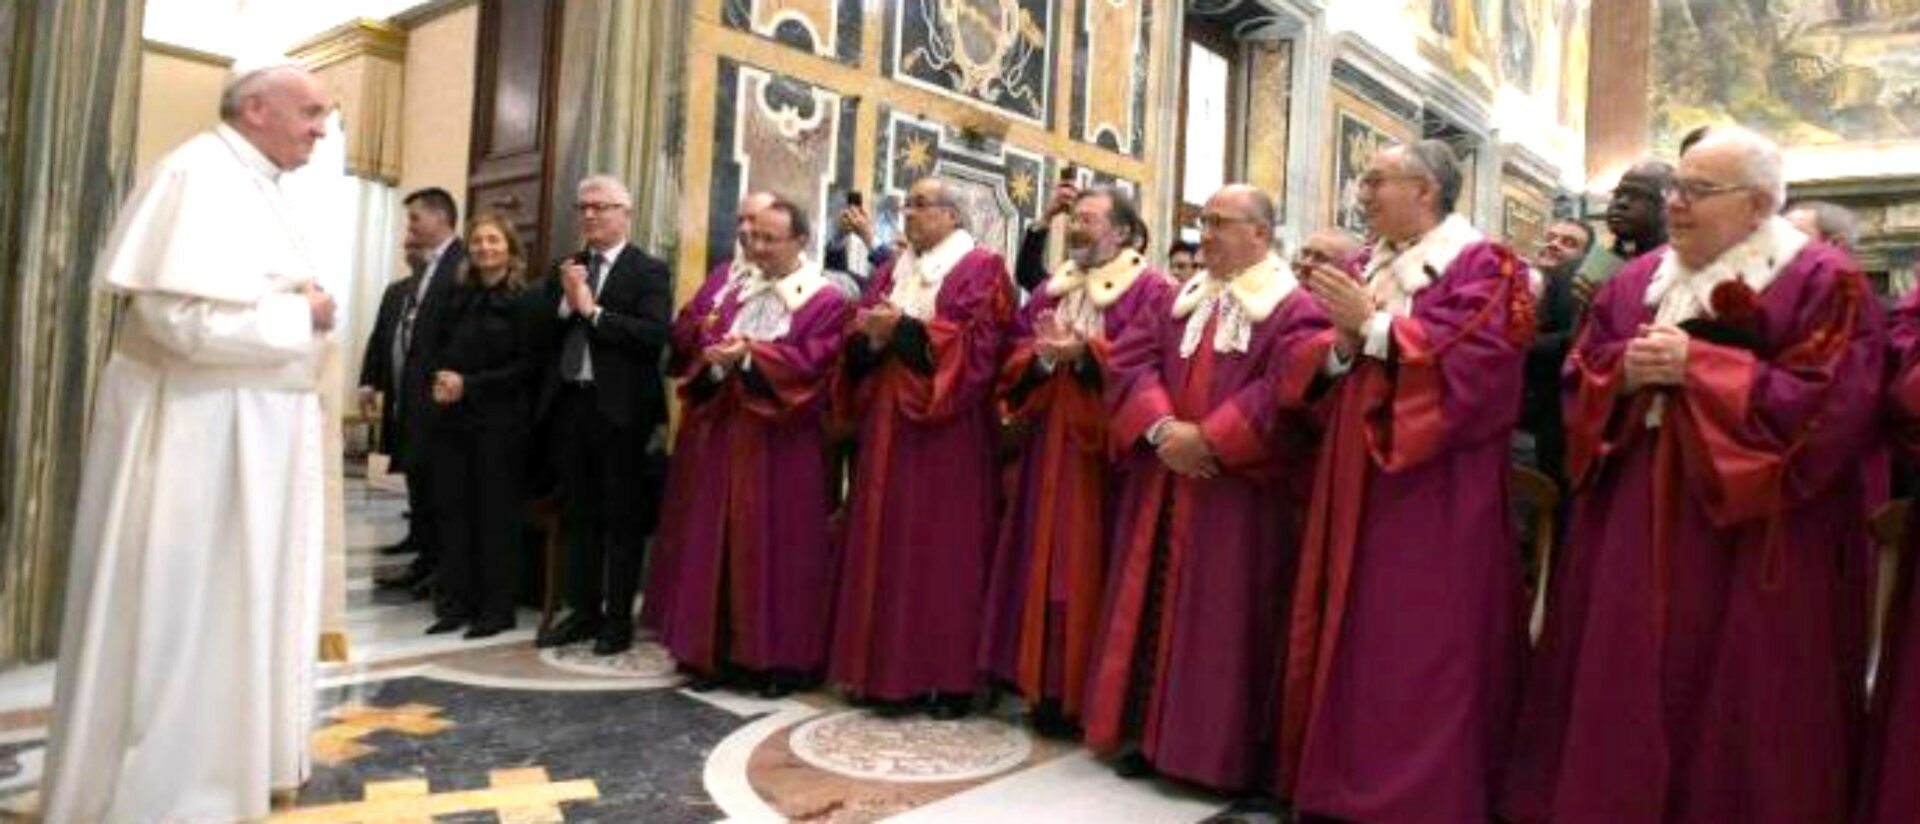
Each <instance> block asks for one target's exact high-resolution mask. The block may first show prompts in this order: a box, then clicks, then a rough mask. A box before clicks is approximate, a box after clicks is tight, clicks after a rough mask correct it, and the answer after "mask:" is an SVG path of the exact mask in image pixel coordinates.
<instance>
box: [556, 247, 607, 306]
mask: <svg viewBox="0 0 1920 824" xmlns="http://www.w3.org/2000/svg"><path fill="white" fill-rule="evenodd" d="M560 288H561V289H562V290H563V291H564V292H565V293H566V299H567V308H569V309H571V310H573V313H574V314H576V315H579V316H580V317H583V318H587V319H589V320H591V319H592V318H593V313H594V312H595V311H596V310H598V309H599V308H600V303H599V301H597V300H595V299H594V297H593V290H592V289H589V288H587V267H586V266H583V265H581V263H580V262H579V261H577V260H569V261H567V262H566V263H562V264H560Z"/></svg>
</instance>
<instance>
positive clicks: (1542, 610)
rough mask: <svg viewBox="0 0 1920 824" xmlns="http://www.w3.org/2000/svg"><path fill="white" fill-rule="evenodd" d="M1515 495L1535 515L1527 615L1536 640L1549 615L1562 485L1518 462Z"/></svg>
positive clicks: (1512, 481)
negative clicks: (1550, 574) (1549, 581)
mask: <svg viewBox="0 0 1920 824" xmlns="http://www.w3.org/2000/svg"><path fill="white" fill-rule="evenodd" d="M1510 486H1511V488H1512V491H1513V495H1514V497H1515V499H1516V500H1518V501H1519V502H1520V504H1521V505H1522V506H1524V507H1526V509H1527V511H1528V512H1529V513H1531V514H1532V516H1533V569H1534V572H1533V580H1532V581H1531V582H1530V585H1531V586H1532V587H1533V609H1532V610H1530V611H1529V615H1528V619H1527V637H1528V638H1529V639H1532V640H1537V639H1539V637H1540V627H1541V625H1542V624H1544V623H1545V622H1546V615H1547V577H1548V572H1549V571H1550V570H1551V569H1552V568H1553V539H1554V534H1555V531H1556V528H1557V527H1558V520H1559V518H1558V515H1559V512H1560V486H1559V485H1558V484H1555V483H1554V482H1553V479H1552V478H1549V477H1547V475H1546V473H1543V472H1541V471H1540V470H1537V469H1534V468H1533V467H1530V466H1522V465H1520V464H1515V465H1514V467H1513V474H1512V476H1511V478H1510Z"/></svg>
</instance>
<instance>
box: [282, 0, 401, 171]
mask: <svg viewBox="0 0 1920 824" xmlns="http://www.w3.org/2000/svg"><path fill="white" fill-rule="evenodd" d="M288 56H289V57H291V58H293V59H295V60H298V61H300V62H301V63H304V64H306V65H307V67H308V68H310V69H312V70H313V72H314V74H316V75H318V76H319V77H320V79H321V80H322V81H324V82H325V83H326V84H327V88H328V89H329V90H330V91H332V92H333V97H334V101H335V102H336V103H337V104H338V105H339V107H340V119H341V125H342V128H343V129H344V130H345V131H346V140H347V173H348V174H351V175H354V176H355V177H359V178H363V179H366V180H371V181H375V182H379V183H385V184H387V185H389V186H391V185H397V184H398V183H399V182H400V162H401V157H400V131H401V125H402V119H403V118H402V114H403V109H402V106H403V103H404V100H403V90H404V86H405V84H404V80H405V76H406V59H407V32H406V30H405V29H402V28H399V27H397V26H395V25H393V24H390V23H386V22H382V21H379V20H369V19H366V18H361V19H358V20H353V21H351V22H348V23H345V24H342V25H340V26H336V27H334V28H332V29H329V30H328V31H326V32H324V33H322V34H320V35H319V36H316V37H314V38H312V39H310V40H307V41H306V42H304V43H301V44H300V45H297V46H295V47H293V48H292V49H291V50H289V52H288Z"/></svg>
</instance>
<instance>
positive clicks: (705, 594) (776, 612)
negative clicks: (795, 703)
mask: <svg viewBox="0 0 1920 824" xmlns="http://www.w3.org/2000/svg"><path fill="white" fill-rule="evenodd" d="M741 309H742V303H741V301H740V300H739V294H738V293H737V292H729V293H728V294H727V295H726V296H725V298H724V299H723V300H721V301H720V302H719V305H718V306H715V307H713V314H712V316H711V317H712V322H711V323H708V324H704V327H705V328H704V330H703V331H702V332H701V335H700V337H701V342H702V346H711V345H714V344H717V343H719V342H720V341H721V340H722V339H723V338H724V337H725V336H726V334H727V331H728V330H729V329H730V328H731V327H732V325H733V321H734V318H735V317H736V316H738V315H739V313H740V311H741ZM851 315H852V308H851V307H850V306H849V305H848V302H847V300H846V298H845V296H844V295H842V294H841V293H840V291H839V290H837V289H835V288H833V286H832V285H831V284H828V285H827V286H825V287H823V288H821V289H820V290H819V291H818V292H817V293H816V294H815V295H814V296H813V297H812V298H811V299H810V300H808V302H807V303H806V304H805V305H803V306H801V307H800V308H799V309H798V310H797V311H795V312H794V313H793V315H792V317H791V319H790V321H789V323H790V328H789V330H788V332H787V334H786V335H785V336H783V337H781V338H779V339H777V340H770V341H756V342H750V343H749V344H748V352H749V355H748V358H747V363H746V365H745V366H744V367H743V368H741V369H737V370H734V371H732V372H730V373H728V375H727V376H726V377H725V378H724V379H722V380H720V381H717V382H716V381H714V380H713V378H712V377H711V375H710V374H709V373H708V371H707V368H706V365H705V364H704V363H703V362H702V361H700V360H699V359H697V358H694V359H687V360H684V362H682V363H679V364H677V365H679V366H680V367H681V368H680V370H679V372H678V373H677V377H679V379H680V381H681V388H680V399H681V407H680V409H681V418H680V429H679V432H678V434H677V436H676V438H675V441H674V444H675V445H674V452H673V454H674V460H673V468H672V472H671V474H670V476H669V478H668V486H667V496H666V501H665V504H666V505H665V506H664V507H663V510H662V512H663V515H662V519H661V524H660V529H659V531H658V534H657V535H656V539H655V550H654V551H655V556H654V557H655V559H656V562H657V563H658V564H659V567H658V569H659V571H658V572H656V574H655V575H653V576H651V577H650V578H649V579H648V582H647V601H648V602H650V603H654V604H658V605H659V607H658V612H657V615H658V617H657V621H656V623H654V624H652V626H653V627H654V628H655V629H657V631H658V632H659V635H660V641H661V643H662V644H664V645H665V646H666V647H667V649H668V651H669V652H671V653H673V657H674V660H676V661H678V662H680V663H681V664H682V665H683V666H686V667H688V668H689V669H692V670H695V671H697V672H702V673H709V674H711V673H716V672H718V671H719V670H720V669H721V668H723V667H724V666H725V665H728V664H731V665H733V666H738V667H744V668H747V669H751V670H756V671H773V672H780V673H790V674H805V673H814V672H818V671H819V670H820V668H821V667H822V665H823V664H824V663H825V661H826V650H827V632H828V615H829V613H828V608H829V605H830V599H831V598H832V594H833V573H834V562H835V560H836V559H835V558H834V554H833V552H832V551H831V542H830V541H829V540H828V537H827V535H828V534H827V516H828V511H829V507H830V504H829V502H828V497H827V482H826V462H827V444H826V435H825V431H824V428H823V422H822V414H823V408H824V406H825V402H826V392H825V389H826V386H827V383H828V378H829V377H830V375H831V366H832V364H833V363H834V362H835V360H836V358H837V356H838V354H839V350H840V343H841V341H842V339H843V338H844V336H845V330H846V326H847V320H848V318H849V317H851Z"/></svg>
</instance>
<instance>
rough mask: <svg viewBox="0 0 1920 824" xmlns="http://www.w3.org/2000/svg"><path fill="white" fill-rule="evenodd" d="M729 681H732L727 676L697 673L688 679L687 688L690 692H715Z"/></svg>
mask: <svg viewBox="0 0 1920 824" xmlns="http://www.w3.org/2000/svg"><path fill="white" fill-rule="evenodd" d="M728 683H730V682H729V681H728V680H727V679H726V677H725V676H720V675H696V676H693V677H692V678H689V679H687V690H688V691H690V692H713V691H714V690H717V689H720V688H721V687H724V686H726V685H727V684H728Z"/></svg>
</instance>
